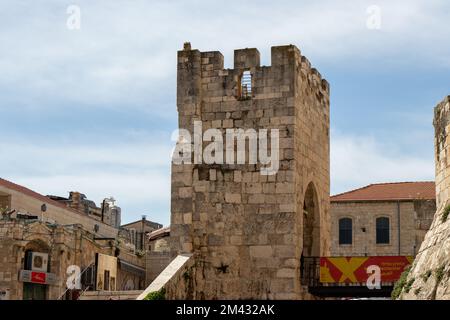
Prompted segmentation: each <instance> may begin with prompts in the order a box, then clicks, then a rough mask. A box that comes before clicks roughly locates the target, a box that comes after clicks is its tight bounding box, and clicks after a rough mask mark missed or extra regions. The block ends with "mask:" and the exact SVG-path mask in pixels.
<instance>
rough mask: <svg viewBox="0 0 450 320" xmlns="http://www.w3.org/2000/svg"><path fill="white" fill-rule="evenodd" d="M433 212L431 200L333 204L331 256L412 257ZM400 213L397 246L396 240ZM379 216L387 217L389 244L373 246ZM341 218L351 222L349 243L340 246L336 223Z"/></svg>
mask: <svg viewBox="0 0 450 320" xmlns="http://www.w3.org/2000/svg"><path fill="white" fill-rule="evenodd" d="M398 210H400V211H398ZM435 211H436V204H435V201H434V200H411V201H402V202H395V201H391V202H379V201H376V202H332V203H331V209H330V212H331V214H330V216H331V238H332V241H331V252H330V254H331V256H364V255H368V256H379V255H406V256H414V255H415V254H416V253H417V251H418V250H419V247H420V244H421V243H422V241H423V238H424V236H425V233H426V231H427V230H428V229H429V228H430V225H431V222H432V219H433V216H434V212H435ZM399 212H400V243H399V241H398V240H399V223H398V214H399ZM378 217H387V218H389V226H390V232H389V235H390V238H389V244H377V243H376V219H377V218H378ZM342 218H350V219H352V222H353V228H352V240H353V241H352V244H341V245H340V244H339V220H340V219H342ZM399 246H400V247H399Z"/></svg>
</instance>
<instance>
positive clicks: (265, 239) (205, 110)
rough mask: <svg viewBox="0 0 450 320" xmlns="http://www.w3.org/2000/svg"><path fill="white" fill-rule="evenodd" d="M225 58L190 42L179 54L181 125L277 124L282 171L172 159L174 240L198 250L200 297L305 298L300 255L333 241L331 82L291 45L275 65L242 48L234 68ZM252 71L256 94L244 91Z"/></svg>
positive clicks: (196, 292) (278, 52)
mask: <svg viewBox="0 0 450 320" xmlns="http://www.w3.org/2000/svg"><path fill="white" fill-rule="evenodd" d="M223 60H224V59H223V56H222V54H221V53H220V52H200V51H198V50H191V48H190V46H189V45H187V46H186V47H185V50H182V51H179V52H178V76H177V77H178V79H177V81H178V85H177V108H178V114H179V127H180V128H182V129H186V130H189V131H190V132H191V134H192V135H193V133H194V132H193V124H194V121H201V123H202V129H203V132H204V131H205V130H206V129H209V128H217V129H220V130H225V129H227V128H240V129H244V130H246V129H255V130H259V129H278V130H279V156H280V162H279V171H278V172H277V173H276V174H274V175H262V174H261V167H262V165H261V164H259V163H258V164H249V163H248V158H247V159H246V160H247V161H246V164H204V162H203V163H197V164H195V163H193V164H183V165H177V164H173V165H172V191H171V193H172V194H171V197H172V202H171V246H172V248H173V251H174V254H178V253H194V256H195V259H196V261H195V268H196V269H199V270H201V272H196V274H197V275H198V277H199V278H197V279H196V282H195V286H192V287H189V290H192V292H191V293H189V296H190V297H192V298H194V299H216V298H227V299H234V298H249V299H258V298H259V299H261V298H269V299H288V298H289V299H290V298H293V299H295V298H301V297H303V296H304V289H302V288H301V285H300V257H301V255H302V253H304V252H306V251H307V252H308V253H307V255H312V254H315V255H320V254H326V253H327V252H326V251H327V249H326V248H327V247H328V245H329V242H330V239H329V230H330V229H329V223H328V211H329V86H328V83H327V82H326V81H325V80H324V79H322V78H321V76H320V74H319V73H318V72H317V70H315V69H314V68H311V65H310V63H309V62H308V60H307V59H306V58H305V57H303V56H302V55H301V54H300V51H299V49H297V48H296V47H295V46H293V45H288V46H280V47H272V53H271V66H260V56H259V52H258V50H257V49H242V50H235V53H234V68H233V69H224V64H223ZM244 71H250V73H251V75H252V80H251V81H252V95H251V97H250V98H246V99H241V97H240V96H239V94H240V83H239V81H240V78H241V76H242V74H243V72H244ZM197 138H198V137H197ZM194 139H196V137H194ZM223 141H226V137H225V134H224V137H223ZM208 144H209V142H206V143H204V145H203V146H204V147H205V146H207V145H208ZM246 155H248V151H246ZM197 160H199V159H197ZM306 195H307V197H306ZM305 198H307V203H306V202H305ZM308 210H309V211H310V214H309V217H310V218H309V219H308V223H306V219H305V221H304V218H305V217H306V216H307V215H306V214H305V212H307V211H308ZM304 225H305V226H304ZM304 229H305V230H304ZM306 229H308V231H306ZM306 233H307V234H308V236H307V237H306V238H305V237H304V234H306ZM304 239H306V240H305V241H306V242H307V243H308V250H306V251H305V250H304V249H305V248H304V244H303V241H304ZM312 247H314V249H312ZM197 271H198V270H197ZM175 287H176V286H175ZM183 294H184V293H183ZM183 294H181V293H180V296H183ZM176 296H177V295H176V294H175V295H174V297H176Z"/></svg>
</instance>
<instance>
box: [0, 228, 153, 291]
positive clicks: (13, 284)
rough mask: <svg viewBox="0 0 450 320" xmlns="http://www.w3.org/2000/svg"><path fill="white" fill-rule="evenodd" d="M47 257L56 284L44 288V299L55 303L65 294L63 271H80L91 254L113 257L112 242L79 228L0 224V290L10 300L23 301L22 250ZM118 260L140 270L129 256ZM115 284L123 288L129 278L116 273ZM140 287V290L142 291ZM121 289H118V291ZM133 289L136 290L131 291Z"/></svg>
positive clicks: (141, 262)
mask: <svg viewBox="0 0 450 320" xmlns="http://www.w3.org/2000/svg"><path fill="white" fill-rule="evenodd" d="M28 249H30V250H33V251H37V252H45V253H49V256H50V271H49V272H50V273H54V274H55V275H56V278H57V282H56V284H54V285H48V286H47V288H48V289H47V299H58V298H60V297H61V296H62V295H63V294H64V292H65V290H66V281H67V278H68V275H67V274H66V271H67V267H69V266H70V265H76V266H78V267H80V269H81V271H83V270H84V269H85V268H86V267H88V266H89V265H91V264H92V263H94V262H95V254H96V253H103V254H107V255H111V256H114V255H115V254H116V253H118V252H117V251H116V246H115V242H114V241H111V240H95V239H94V235H93V234H92V233H89V232H87V231H85V230H84V229H83V227H82V226H81V225H73V226H61V225H54V224H48V223H44V222H40V221H34V222H26V221H25V220H15V219H14V220H9V221H1V220H0V290H6V289H8V290H9V298H10V299H22V298H23V282H21V281H19V271H20V270H22V269H24V258H25V251H26V250H28ZM119 258H121V259H124V260H125V261H128V262H130V263H133V264H135V265H138V266H141V267H144V261H145V260H144V258H139V257H136V256H135V255H131V257H130V256H129V254H127V253H126V252H124V251H121V252H120V254H119ZM118 273H119V274H118V279H116V280H117V284H118V285H119V286H120V287H123V286H124V284H126V282H127V281H128V280H129V279H133V281H134V282H136V284H137V285H139V281H142V285H143V281H144V279H143V278H141V279H138V280H136V277H135V276H134V275H133V274H130V273H129V272H127V271H123V270H120V269H119V271H118ZM142 285H141V287H142ZM118 289H122V288H118ZM131 289H136V288H131Z"/></svg>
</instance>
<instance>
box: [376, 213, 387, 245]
mask: <svg viewBox="0 0 450 320" xmlns="http://www.w3.org/2000/svg"><path fill="white" fill-rule="evenodd" d="M376 225H377V244H388V243H389V218H387V217H380V218H377V221H376Z"/></svg>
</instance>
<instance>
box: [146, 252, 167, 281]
mask: <svg viewBox="0 0 450 320" xmlns="http://www.w3.org/2000/svg"><path fill="white" fill-rule="evenodd" d="M170 261H172V257H171V255H170V252H169V251H165V252H151V251H148V252H147V255H146V268H145V269H146V270H145V271H146V277H145V283H146V286H148V285H150V283H152V281H153V280H155V279H156V277H157V276H158V275H159V274H160V273H161V271H163V270H164V269H165V268H166V267H167V266H168V265H169V263H170Z"/></svg>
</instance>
